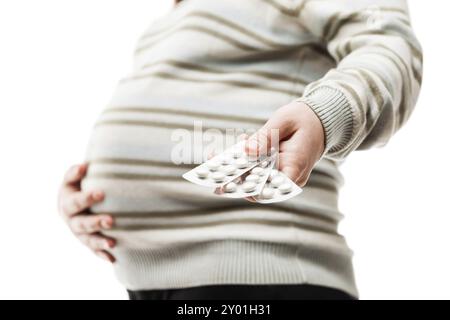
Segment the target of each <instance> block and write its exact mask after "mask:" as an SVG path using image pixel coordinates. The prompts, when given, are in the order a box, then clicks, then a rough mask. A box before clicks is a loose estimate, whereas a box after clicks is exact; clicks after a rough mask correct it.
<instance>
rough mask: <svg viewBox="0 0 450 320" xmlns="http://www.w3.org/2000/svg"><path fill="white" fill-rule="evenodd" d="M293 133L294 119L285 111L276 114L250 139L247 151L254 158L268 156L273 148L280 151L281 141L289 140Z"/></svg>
mask: <svg viewBox="0 0 450 320" xmlns="http://www.w3.org/2000/svg"><path fill="white" fill-rule="evenodd" d="M293 131H294V125H293V122H292V117H291V116H290V115H289V114H287V113H285V112H283V111H280V112H275V114H274V115H273V116H272V117H271V118H270V119H269V120H268V121H267V122H266V124H265V125H264V126H263V127H262V128H261V129H259V130H258V131H257V132H256V133H255V134H253V135H252V136H251V137H250V138H249V139H248V141H247V143H246V145H245V151H246V152H247V154H249V155H252V156H258V155H261V154H267V153H268V152H269V151H270V149H271V148H276V149H278V144H279V142H280V140H283V139H285V138H287V137H288V136H289V135H291V134H292V133H293Z"/></svg>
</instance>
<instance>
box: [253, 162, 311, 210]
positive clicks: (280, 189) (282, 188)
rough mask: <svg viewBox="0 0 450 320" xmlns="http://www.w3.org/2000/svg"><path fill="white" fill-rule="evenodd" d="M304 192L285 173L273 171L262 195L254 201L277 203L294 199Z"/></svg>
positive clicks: (254, 197)
mask: <svg viewBox="0 0 450 320" xmlns="http://www.w3.org/2000/svg"><path fill="white" fill-rule="evenodd" d="M302 191H303V190H302V188H300V187H299V186H298V185H297V184H295V183H294V182H293V181H292V180H291V179H289V178H288V177H287V176H286V175H285V174H284V173H282V172H281V171H278V170H276V169H272V170H271V172H270V175H269V178H268V179H267V181H266V183H265V184H264V187H263V189H262V191H261V193H259V194H258V195H256V196H253V199H254V200H255V201H256V202H259V203H275V202H281V201H285V200H288V199H290V198H293V197H295V196H296V195H299V194H300V193H302Z"/></svg>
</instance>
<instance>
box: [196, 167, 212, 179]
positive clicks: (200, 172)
mask: <svg viewBox="0 0 450 320" xmlns="http://www.w3.org/2000/svg"><path fill="white" fill-rule="evenodd" d="M196 173H197V176H198V177H199V178H206V177H207V176H208V175H209V170H208V169H207V168H204V167H201V168H198V169H197V171H196Z"/></svg>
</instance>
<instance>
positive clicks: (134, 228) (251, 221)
mask: <svg viewBox="0 0 450 320" xmlns="http://www.w3.org/2000/svg"><path fill="white" fill-rule="evenodd" d="M243 223H244V224H259V225H264V226H272V227H284V228H290V227H296V228H298V229H300V230H311V231H315V232H322V233H327V234H333V235H335V234H336V232H335V231H334V230H330V229H327V228H321V227H316V226H311V225H306V224H303V223H299V222H295V221H268V220H260V219H250V218H248V219H229V220H221V221H211V222H203V223H192V224H170V225H169V224H164V225H151V224H148V225H129V226H122V227H115V228H113V230H127V231H140V230H155V229H158V230H165V229H188V228H205V227H215V226H221V225H230V224H243Z"/></svg>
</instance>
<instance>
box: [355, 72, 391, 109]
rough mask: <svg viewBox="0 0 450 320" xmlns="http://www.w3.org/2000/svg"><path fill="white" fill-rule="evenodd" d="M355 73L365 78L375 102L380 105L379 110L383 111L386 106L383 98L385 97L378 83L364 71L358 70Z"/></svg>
mask: <svg viewBox="0 0 450 320" xmlns="http://www.w3.org/2000/svg"><path fill="white" fill-rule="evenodd" d="M355 71H356V72H357V73H359V74H360V75H361V76H362V77H363V78H364V80H365V81H366V82H367V84H368V85H369V89H370V92H371V93H372V95H373V96H374V97H375V101H376V103H377V105H378V110H381V109H382V108H383V105H384V98H383V95H382V94H381V90H380V88H379V87H378V85H377V83H376V82H375V80H374V79H373V77H372V75H371V74H370V73H369V72H367V71H366V70H364V69H357V70H355Z"/></svg>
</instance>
